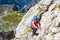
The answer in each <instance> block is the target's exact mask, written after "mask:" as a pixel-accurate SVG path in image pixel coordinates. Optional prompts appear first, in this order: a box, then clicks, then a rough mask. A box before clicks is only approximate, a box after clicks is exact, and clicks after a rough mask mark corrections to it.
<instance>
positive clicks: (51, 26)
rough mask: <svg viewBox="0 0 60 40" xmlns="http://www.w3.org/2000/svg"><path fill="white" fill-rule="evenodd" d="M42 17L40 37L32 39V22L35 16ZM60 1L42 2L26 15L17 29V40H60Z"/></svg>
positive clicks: (48, 0) (49, 0) (45, 0)
mask: <svg viewBox="0 0 60 40" xmlns="http://www.w3.org/2000/svg"><path fill="white" fill-rule="evenodd" d="M41 14H43V15H42V17H41V21H40V23H41V28H42V30H40V29H38V31H37V32H38V33H39V35H38V36H34V37H31V29H30V27H31V20H32V18H33V16H34V15H38V16H39V17H40V16H41ZM59 17H60V0H41V1H40V2H39V3H38V4H36V5H35V6H34V7H32V8H30V10H29V11H28V12H27V13H26V15H24V17H23V18H22V20H21V22H20V23H19V24H18V26H17V28H16V39H15V40H60V38H59V37H60V36H59V35H60V19H59Z"/></svg>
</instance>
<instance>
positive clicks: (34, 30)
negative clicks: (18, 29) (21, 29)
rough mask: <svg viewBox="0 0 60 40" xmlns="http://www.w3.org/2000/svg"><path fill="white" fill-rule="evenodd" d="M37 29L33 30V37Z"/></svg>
mask: <svg viewBox="0 0 60 40" xmlns="http://www.w3.org/2000/svg"><path fill="white" fill-rule="evenodd" d="M36 31H37V29H36V28H33V36H34V35H35V34H36Z"/></svg>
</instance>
